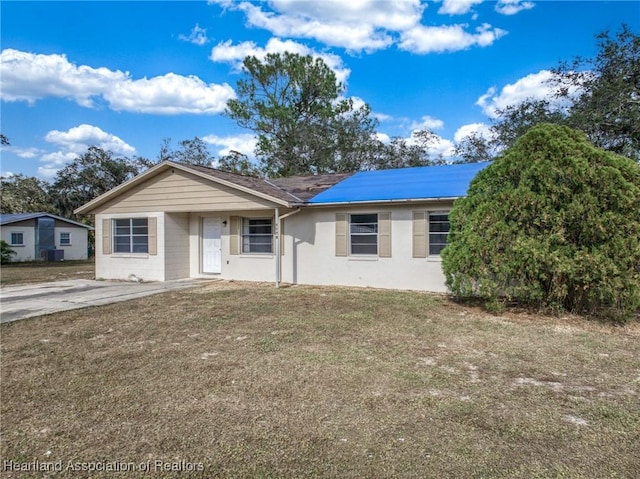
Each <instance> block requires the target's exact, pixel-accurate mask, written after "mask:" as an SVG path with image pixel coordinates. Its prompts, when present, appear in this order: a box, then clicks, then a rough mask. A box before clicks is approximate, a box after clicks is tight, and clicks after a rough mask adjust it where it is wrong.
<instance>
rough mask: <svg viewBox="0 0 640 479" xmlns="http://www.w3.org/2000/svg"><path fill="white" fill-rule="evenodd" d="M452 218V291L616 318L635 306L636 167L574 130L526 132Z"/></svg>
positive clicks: (639, 291) (638, 305) (448, 253)
mask: <svg viewBox="0 0 640 479" xmlns="http://www.w3.org/2000/svg"><path fill="white" fill-rule="evenodd" d="M450 220H451V233H450V236H449V244H448V246H447V247H446V248H445V249H444V251H443V252H442V258H443V270H444V273H445V276H446V281H447V285H448V286H449V287H450V288H451V290H452V291H453V292H454V293H455V294H457V295H459V296H462V297H480V298H483V299H485V300H486V301H487V304H488V305H490V306H493V307H496V306H499V305H500V304H501V303H502V302H504V301H517V302H519V303H524V304H527V305H531V306H535V307H544V308H552V309H556V310H565V311H570V312H576V313H583V314H604V315H606V316H613V317H615V318H618V319H624V318H628V317H629V316H631V315H632V314H634V313H635V312H637V311H638V310H639V309H640V168H639V167H638V165H637V164H636V163H634V162H633V161H632V160H630V159H627V158H624V157H622V156H618V155H616V154H613V153H610V152H606V151H604V150H601V149H598V148H596V147H594V146H592V145H591V144H590V143H589V142H588V141H587V139H586V137H585V136H584V135H583V134H582V133H580V132H578V131H575V130H571V129H569V128H567V127H562V126H557V125H550V124H544V125H538V126H536V127H534V128H532V129H531V130H529V131H528V132H527V133H526V134H525V135H523V136H522V137H521V138H520V139H519V140H518V141H517V142H516V144H515V145H514V146H513V147H512V148H510V149H508V150H506V151H505V152H504V154H502V155H501V156H500V157H499V158H497V159H496V160H495V161H494V162H493V163H492V164H491V165H490V166H489V167H487V168H486V169H484V170H482V171H480V173H478V175H477V176H476V178H475V179H474V180H473V181H472V182H471V185H470V187H469V192H468V196H466V197H464V198H461V199H459V200H457V201H456V203H455V205H454V208H453V210H452V212H451V214H450Z"/></svg>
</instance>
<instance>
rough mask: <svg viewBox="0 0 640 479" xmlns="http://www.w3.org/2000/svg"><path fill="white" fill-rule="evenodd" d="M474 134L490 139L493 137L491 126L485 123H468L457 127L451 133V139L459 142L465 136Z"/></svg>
mask: <svg viewBox="0 0 640 479" xmlns="http://www.w3.org/2000/svg"><path fill="white" fill-rule="evenodd" d="M474 134H475V135H478V136H480V137H482V138H485V139H487V140H491V139H493V137H494V134H493V132H492V131H491V127H490V126H489V125H487V124H486V123H470V124H468V125H463V126H461V127H460V128H458V129H457V130H456V132H455V133H454V135H453V139H454V141H455V142H456V143H460V142H461V141H463V140H464V139H465V138H467V137H469V136H471V135H474Z"/></svg>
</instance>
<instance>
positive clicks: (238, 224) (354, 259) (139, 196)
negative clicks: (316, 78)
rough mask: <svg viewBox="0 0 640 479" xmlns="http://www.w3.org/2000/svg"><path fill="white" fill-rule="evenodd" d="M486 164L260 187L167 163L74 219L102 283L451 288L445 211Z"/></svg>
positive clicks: (317, 178)
mask: <svg viewBox="0 0 640 479" xmlns="http://www.w3.org/2000/svg"><path fill="white" fill-rule="evenodd" d="M486 165H487V163H484V164H464V165H446V166H432V167H419V168H404V169H397V170H385V171H370V172H360V173H356V174H353V175H319V176H310V177H295V178H280V179H274V180H265V179H258V178H251V177H245V176H240V175H234V174H231V173H226V172H222V171H219V170H214V169H211V168H205V167H199V166H193V165H185V164H181V163H175V162H170V161H165V162H163V163H160V164H158V165H156V166H154V167H153V168H151V169H149V170H147V171H146V172H144V173H142V174H141V175H139V176H137V177H135V178H133V179H132V180H130V181H128V182H126V183H123V184H122V185H120V186H118V187H116V188H114V189H112V190H110V191H108V192H107V193H105V194H103V195H101V196H99V197H98V198H96V199H94V200H93V201H91V202H89V203H87V204H85V205H84V206H82V207H80V208H78V209H77V210H76V213H79V214H93V215H95V219H96V221H95V224H96V277H97V278H104V279H126V278H128V277H129V276H130V275H132V274H134V275H136V276H138V277H140V278H142V279H143V280H146V281H166V280H170V279H180V278H208V277H219V278H222V279H235V280H249V281H274V282H275V283H276V284H278V283H280V282H285V283H294V284H318V285H344V286H371V287H381V288H395V289H414V290H424V291H446V286H445V283H444V275H443V273H442V268H441V263H440V250H441V249H442V248H443V247H444V245H445V244H446V239H447V234H448V230H449V222H448V212H449V210H450V209H451V208H452V206H453V202H454V200H455V199H456V198H458V197H460V196H464V195H465V194H466V190H467V188H468V185H469V182H470V181H471V179H472V178H473V177H474V176H475V175H476V173H477V172H478V171H480V170H481V169H482V168H484V167H485V166H486Z"/></svg>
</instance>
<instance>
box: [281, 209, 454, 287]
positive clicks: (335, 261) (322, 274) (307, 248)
mask: <svg viewBox="0 0 640 479" xmlns="http://www.w3.org/2000/svg"><path fill="white" fill-rule="evenodd" d="M450 207H451V203H450V202H444V203H431V204H424V205H411V206H381V207H354V208H340V209H328V208H327V209H307V210H303V211H302V212H301V213H299V214H297V215H295V216H292V217H291V218H289V219H288V220H286V221H287V224H286V226H285V232H286V238H285V250H286V254H285V255H284V256H283V258H282V263H283V267H282V272H283V276H282V279H283V281H285V282H291V283H299V284H317V285H335V284H339V285H345V286H365V287H366V286H369V287H376V288H391V289H410V290H423V291H434V292H444V291H446V290H447V288H446V286H445V282H444V281H445V279H444V274H443V273H442V266H441V265H442V263H441V260H440V258H439V257H429V258H413V257H412V238H413V231H412V213H413V211H443V210H448V209H450ZM380 212H390V213H391V225H392V226H391V246H392V251H391V257H390V258H379V257H375V256H373V257H372V256H347V257H339V256H336V255H335V215H336V213H380Z"/></svg>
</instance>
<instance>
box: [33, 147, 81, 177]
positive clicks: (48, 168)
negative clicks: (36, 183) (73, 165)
mask: <svg viewBox="0 0 640 479" xmlns="http://www.w3.org/2000/svg"><path fill="white" fill-rule="evenodd" d="M77 157H78V154H77V153H74V152H73V151H56V152H53V153H47V154H46V155H42V157H41V158H40V161H41V162H43V163H44V166H39V167H38V175H40V176H41V177H44V178H46V179H51V178H53V177H54V176H56V173H57V172H58V170H60V169H61V168H63V167H64V166H65V165H66V164H67V163H70V162H71V161H73V160H75V159H76V158H77Z"/></svg>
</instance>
